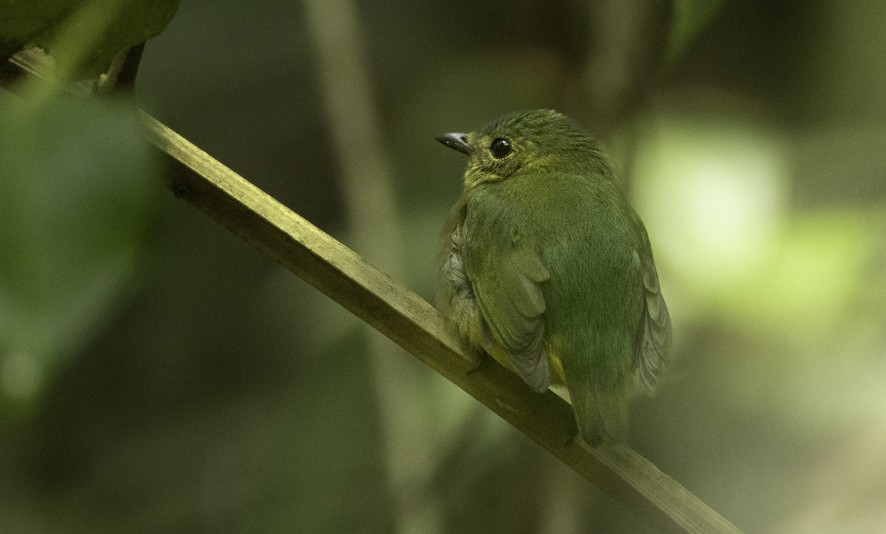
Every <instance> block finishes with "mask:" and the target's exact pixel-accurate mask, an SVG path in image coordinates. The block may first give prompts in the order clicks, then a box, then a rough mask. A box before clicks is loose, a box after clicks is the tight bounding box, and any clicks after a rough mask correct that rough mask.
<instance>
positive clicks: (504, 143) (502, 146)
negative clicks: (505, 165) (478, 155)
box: [489, 137, 511, 159]
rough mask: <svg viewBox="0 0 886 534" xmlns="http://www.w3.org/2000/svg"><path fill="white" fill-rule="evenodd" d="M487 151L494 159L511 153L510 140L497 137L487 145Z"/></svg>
mask: <svg viewBox="0 0 886 534" xmlns="http://www.w3.org/2000/svg"><path fill="white" fill-rule="evenodd" d="M489 153H490V154H492V157H493V158H495V159H501V158H503V157H505V156H507V155H508V154H510V153H511V142H510V141H508V140H507V139H502V138H501V137H499V138H498V139H496V140H495V141H493V142H492V144H491V145H489Z"/></svg>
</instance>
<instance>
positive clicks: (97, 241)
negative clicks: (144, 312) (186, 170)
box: [0, 94, 156, 399]
mask: <svg viewBox="0 0 886 534" xmlns="http://www.w3.org/2000/svg"><path fill="white" fill-rule="evenodd" d="M0 116H2V117H4V120H3V122H2V123H0V155H2V157H0V250H2V251H3V255H2V256H0V392H3V393H5V394H6V395H10V396H12V397H18V398H23V399H26V398H28V397H30V396H32V395H33V394H35V393H36V392H37V391H38V390H39V386H40V381H41V376H42V374H43V372H44V371H45V370H47V368H50V367H52V366H55V365H56V364H57V363H58V361H59V360H60V359H61V358H62V357H63V356H65V355H70V354H71V353H72V352H74V351H76V350H77V348H78V347H79V346H80V345H81V344H82V343H83V342H84V341H85V340H86V339H87V337H88V336H89V335H90V334H91V333H92V332H94V330H95V329H96V327H97V325H98V323H99V322H100V320H101V319H102V318H103V317H104V316H105V314H106V313H107V311H108V307H109V305H111V304H112V303H113V302H114V300H115V297H117V295H118V294H119V292H120V290H121V289H122V288H123V287H124V285H125V282H126V281H127V279H128V278H129V276H130V275H131V274H132V270H133V268H134V267H135V266H136V259H137V257H138V255H139V253H140V251H141V248H142V241H143V240H142V236H143V234H144V232H145V229H146V226H147V224H148V218H149V216H150V215H151V214H152V212H153V206H154V190H155V187H154V180H153V177H154V175H155V170H156V169H155V161H154V159H153V157H154V156H153V153H152V152H150V151H149V148H148V146H147V145H146V143H144V142H143V141H142V139H141V137H140V131H141V128H140V125H139V123H138V120H137V117H136V116H135V114H134V109H133V108H132V107H130V106H126V105H124V104H122V103H115V102H112V101H107V100H105V101H100V102H99V101H86V100H80V99H75V98H73V97H56V98H53V99H49V100H45V101H43V104H41V105H40V106H37V107H35V106H33V105H28V104H23V103H22V102H21V101H19V100H16V99H14V98H12V97H9V96H5V94H0Z"/></svg>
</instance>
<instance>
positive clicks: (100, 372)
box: [0, 0, 886, 533]
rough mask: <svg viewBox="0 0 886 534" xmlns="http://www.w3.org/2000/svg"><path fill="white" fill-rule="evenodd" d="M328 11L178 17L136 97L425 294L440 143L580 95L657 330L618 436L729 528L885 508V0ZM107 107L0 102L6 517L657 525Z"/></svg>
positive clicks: (572, 103) (202, 5)
mask: <svg viewBox="0 0 886 534" xmlns="http://www.w3.org/2000/svg"><path fill="white" fill-rule="evenodd" d="M315 4H316V3H312V2H305V3H289V2H271V1H264V2H258V3H244V2H233V1H227V0H224V1H216V2H211V3H210V2H200V1H191V2H184V3H182V5H181V6H180V7H179V9H178V12H177V13H176V15H175V17H174V18H173V19H172V21H171V23H170V25H169V26H168V27H167V29H166V30H165V31H164V32H163V33H162V34H160V35H159V36H158V37H157V38H155V39H153V40H151V41H150V42H149V43H148V46H147V48H146V50H145V55H144V59H143V62H142V66H141V69H140V74H139V78H138V82H137V88H138V101H139V103H140V105H141V106H142V107H144V108H145V109H146V110H148V111H149V112H151V113H152V114H154V115H155V116H157V117H158V118H159V119H160V120H162V121H164V122H165V123H167V124H169V125H170V126H171V127H172V128H174V129H176V130H177V131H179V132H180V133H182V134H183V135H184V136H186V137H187V138H189V139H190V140H191V141H193V142H195V143H196V144H197V145H199V146H201V147H202V148H204V149H205V150H207V151H208V152H209V153H210V154H213V155H214V156H215V157H217V158H218V159H220V160H221V161H222V162H224V163H225V164H227V165H229V166H230V167H232V168H233V169H235V170H236V171H237V172H239V173H240V174H242V175H244V176H246V177H247V178H249V179H250V180H252V181H253V182H255V183H256V184H257V185H258V186H259V187H261V188H263V189H264V190H266V191H267V192H269V193H270V194H272V195H273V196H275V197H277V198H279V199H281V200H282V201H283V202H284V203H285V204H287V205H288V206H290V207H291V208H293V209H294V210H295V211H297V212H299V213H300V214H302V215H304V216H305V217H307V218H308V219H309V220H311V221H313V222H314V223H315V224H317V225H318V226H320V227H321V228H323V229H325V230H327V231H328V232H330V233H332V234H333V235H335V236H336V237H338V238H339V239H341V240H343V241H344V242H345V243H347V244H348V245H349V246H351V247H352V248H355V249H356V250H357V251H358V252H360V253H361V254H363V255H364V256H365V257H367V259H368V261H370V262H371V263H373V264H376V265H379V266H381V267H382V268H383V269H384V270H386V271H387V272H389V273H391V274H394V275H395V276H397V277H398V278H400V279H402V280H403V281H404V283H406V284H407V285H408V286H409V287H411V288H412V289H414V290H415V291H417V292H418V293H420V294H422V295H423V296H425V297H426V298H429V299H430V298H432V297H433V294H434V283H435V274H434V255H435V251H436V247H437V240H438V235H439V231H440V228H441V227H442V224H443V221H444V219H445V217H446V214H447V211H448V207H449V206H450V205H451V203H452V202H453V201H454V200H455V198H456V197H457V195H458V192H459V190H460V187H461V185H460V180H459V177H460V173H461V166H462V164H463V161H462V160H461V159H460V158H459V157H458V156H457V155H455V154H452V153H450V152H449V151H447V150H445V149H444V148H442V147H440V146H439V145H437V144H436V143H435V142H434V141H433V136H435V135H438V134H439V133H442V132H447V131H455V130H466V129H471V128H475V127H478V126H480V125H482V124H483V123H485V122H486V121H487V120H488V119H490V118H492V117H494V116H496V115H498V114H501V113H503V112H507V111H511V110H514V109H521V108H530V107H553V108H557V109H559V110H561V111H563V112H565V113H567V114H570V115H572V116H574V117H575V118H576V119H577V120H578V121H580V122H581V123H582V124H583V125H584V126H585V127H586V128H587V129H588V130H589V131H591V132H593V133H595V134H596V135H598V136H599V137H600V138H601V139H602V140H603V142H604V143H605V145H606V146H607V148H608V150H609V152H610V154H611V155H612V157H613V160H614V161H615V163H616V164H617V166H618V167H619V169H620V174H621V176H622V179H623V181H624V186H625V188H626V190H628V191H629V192H630V195H631V197H632V200H633V202H634V204H635V206H636V207H637V209H638V211H639V212H640V213H641V215H642V216H643V217H644V220H645V221H646V224H647V227H648V229H649V232H650V235H651V239H652V242H653V247H654V250H655V254H656V258H657V263H658V265H659V273H660V275H661V279H662V285H663V287H664V290H665V292H666V295H667V298H668V303H669V305H670V307H671V310H672V315H673V320H674V324H675V339H676V347H675V354H674V362H673V364H672V365H671V367H670V369H669V370H668V373H667V376H666V379H665V381H664V383H663V384H662V386H661V387H660V390H659V391H658V393H657V394H656V395H655V396H654V397H651V398H650V397H639V398H638V399H637V400H636V401H635V402H633V405H632V421H631V440H630V443H631V445H632V446H633V447H635V448H636V449H637V450H638V451H639V452H641V453H642V454H644V455H645V456H647V457H648V458H649V459H650V460H652V461H653V462H654V463H656V465H658V466H659V467H660V468H661V469H662V470H663V471H665V472H666V473H668V474H669V475H671V476H673V477H674V478H675V479H677V480H678V481H680V482H681V483H683V484H684V485H685V486H686V487H687V488H688V489H690V490H691V491H693V492H694V493H696V494H697V495H698V496H699V497H701V498H702V499H703V500H704V501H705V502H707V503H708V504H710V505H711V506H712V507H714V508H715V509H716V510H718V511H719V512H721V513H722V514H723V515H724V516H725V517H727V518H728V519H730V520H731V521H733V522H734V523H735V524H736V525H737V526H739V527H740V528H743V529H745V530H747V531H752V532H829V531H841V532H852V531H856V532H867V531H873V530H876V529H877V528H879V527H880V526H881V525H883V524H884V523H886V516H884V514H886V512H884V511H883V510H884V508H883V507H882V502H883V500H884V498H886V457H884V453H883V451H884V450H886V415H884V413H886V410H884V409H883V408H884V406H886V393H884V392H886V388H884V387H883V384H884V378H883V377H884V376H886V359H884V347H886V330H884V328H883V324H884V319H886V298H884V297H886V274H884V273H886V248H884V239H883V235H886V234H884V230H886V211H884V197H886V180H884V178H886V100H884V99H883V98H882V91H881V88H882V87H884V86H886V63H884V62H883V61H881V58H880V57H879V56H880V55H881V54H880V52H879V51H881V50H886V42H884V41H886V31H884V27H883V22H882V21H884V20H886V12H884V11H886V6H880V5H879V4H877V3H866V4H864V5H862V4H852V5H849V4H846V3H839V2H835V1H833V0H817V1H813V2H802V3H800V2H781V3H776V4H773V3H770V2H758V1H755V2H740V3H739V2H725V3H723V4H722V5H721V6H720V7H719V9H710V8H709V7H707V6H703V5H701V4H704V3H701V2H689V1H676V2H674V4H673V6H674V7H673V9H671V8H670V6H669V5H668V3H661V4H659V6H661V7H655V8H652V7H650V6H649V5H647V3H644V2H615V1H602V2H588V3H582V2H573V1H566V0H563V1H557V2H547V3H544V4H539V3H535V2H524V1H518V2H510V3H507V4H497V3H480V2H468V1H461V0H459V1H455V2H445V3H443V2H436V3H427V4H426V5H422V6H420V7H419V6H417V5H416V4H414V3H407V2H397V1H395V2H384V3H381V2H372V3H369V2H360V3H357V4H356V6H350V5H349V4H348V3H344V2H331V1H330V2H325V3H324V2H320V4H322V5H323V6H326V9H330V10H333V9H337V10H338V11H333V12H332V13H333V15H331V16H328V17H326V18H324V17H323V16H322V14H318V11H317V9H316V7H317V6H316V5H315ZM349 6H350V7H349ZM351 7H353V9H351ZM324 43H325V44H324ZM342 87H344V89H342ZM337 91H341V92H340V93H339V92H337ZM333 95H334V96H335V98H332V96H333ZM57 99H59V100H57ZM127 109H128V108H125V107H119V108H114V107H113V105H111V106H110V109H109V107H108V106H99V105H98V104H95V105H93V104H91V103H82V102H80V103H74V104H71V103H69V102H68V103H66V102H65V99H61V98H60V97H55V96H53V97H46V98H45V99H44V100H41V101H39V103H38V104H34V105H31V107H30V108H29V107H28V105H26V104H23V103H22V102H21V101H20V100H18V98H17V97H15V96H12V95H11V94H10V93H6V92H0V173H2V174H0V189H2V191H0V244H2V249H0V254H2V256H0V401H2V402H0V530H2V531H3V532H68V531H72V532H76V531H85V530H88V531H91V532H120V531H126V532H155V531H159V530H166V531H211V532H277V531H292V530H297V531H306V532H324V531H325V532H343V531H344V532H348V531H359V532H373V531H392V530H399V531H419V532H449V531H459V532H489V531H502V532H558V533H559V532H571V531H574V532H578V531H586V530H588V529H589V528H590V527H591V526H596V527H597V528H598V529H599V530H600V531H613V530H615V531H634V532H637V531H639V532H642V531H645V530H648V529H649V528H650V527H649V526H648V525H646V524H645V523H643V522H642V521H641V520H640V519H638V518H635V517H634V514H633V513H632V511H631V510H629V509H625V508H624V507H622V506H621V505H619V504H618V503H614V502H613V501H611V500H610V499H608V498H606V497H604V496H602V495H601V494H599V493H598V492H597V491H596V489H595V488H593V487H592V486H590V485H589V484H587V483H586V482H584V481H582V480H581V479H579V478H578V477H577V476H576V475H574V474H573V473H571V472H570V471H568V470H566V469H565V468H564V467H563V466H561V465H559V464H558V463H557V462H556V461H555V460H554V459H552V458H549V457H548V456H547V455H546V454H544V453H543V451H541V450H540V449H539V448H538V447H537V446H536V445H534V444H533V443H531V442H529V441H528V440H527V439H526V438H524V437H523V436H522V435H521V434H519V433H517V432H516V431H514V430H513V429H511V428H510V427H508V426H507V425H506V424H504V423H502V422H501V421H499V420H498V419H496V418H495V417H494V416H492V415H490V414H488V413H487V412H486V411H485V410H484V409H482V408H481V407H479V406H478V405H477V404H476V403H474V402H473V401H472V400H471V399H469V398H467V397H466V396H465V395H464V394H463V393H462V392H461V391H459V390H457V389H456V388H455V387H454V386H451V385H449V384H448V383H446V382H445V381H443V380H442V379H441V378H439V377H437V376H436V375H434V374H433V373H432V372H431V371H430V370H428V369H426V368H424V367H423V366H422V365H421V364H420V363H419V362H417V361H414V360H413V359H412V358H410V357H408V356H406V355H403V354H402V353H401V351H400V350H399V349H398V348H396V347H395V346H393V345H392V344H390V343H387V342H386V341H384V340H379V339H378V338H377V337H376V336H373V335H372V334H371V333H369V332H367V330H366V328H365V327H364V326H363V325H362V324H360V323H359V321H357V320H356V319H354V318H353V317H351V316H350V315H349V314H348V313H347V312H345V311H344V310H342V309H341V308H339V307H338V306H337V305H335V304H333V303H331V302H329V301H328V300H326V299H325V298H324V297H322V296H321V295H319V294H318V293H316V292H315V291H314V290H313V289H311V288H310V287H308V286H307V285H306V284H304V283H303V282H301V281H300V280H298V279H296V278H294V277H293V276H291V275H290V274H289V273H287V272H284V271H283V270H282V269H281V268H279V267H278V266H277V265H276V264H274V263H272V262H271V261H270V260H268V259H266V258H264V257H263V256H262V255H261V254H259V253H258V252H256V251H255V250H253V249H252V248H251V247H250V246H249V245H247V244H245V243H243V242H242V241H240V240H239V239H237V238H236V237H234V236H233V235H232V234H230V233H229V232H228V231H227V230H225V229H224V228H221V227H219V226H218V225H216V224H215V223H213V222H212V221H210V220H209V219H208V218H206V217H205V216H203V215H202V214H200V213H198V212H197V211H195V210H194V209H192V208H191V207H190V206H189V205H187V204H185V203H182V202H178V201H176V200H175V198H174V197H173V196H172V195H171V194H167V193H165V192H164V191H163V190H162V188H161V185H160V184H161V183H162V180H161V178H160V177H159V173H158V169H157V168H156V167H154V166H153V165H154V163H153V162H152V159H151V157H150V154H141V152H140V149H139V148H138V147H139V145H138V143H136V142H134V140H133V139H134V138H133V137H132V135H131V134H132V132H133V131H134V128H135V126H134V124H132V123H127V121H128V120H129V119H128V118H127V117H128V111H127ZM343 109H346V110H350V111H348V112H347V113H342V112H341V110H343ZM97 147H98V149H97ZM121 158H124V159H123V160H122V161H123V162H124V163H121ZM126 158H130V159H126ZM127 165H128V168H129V169H131V170H130V172H125V171H123V170H121V166H124V167H126V166H127ZM355 169H357V170H356V171H355ZM361 170H364V171H365V172H360V171H361ZM370 171H371V172H370ZM11 192H12V193H16V194H17V195H18V196H15V197H13V196H10V194H11ZM17 199H22V200H17Z"/></svg>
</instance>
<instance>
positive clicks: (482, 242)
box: [437, 110, 671, 444]
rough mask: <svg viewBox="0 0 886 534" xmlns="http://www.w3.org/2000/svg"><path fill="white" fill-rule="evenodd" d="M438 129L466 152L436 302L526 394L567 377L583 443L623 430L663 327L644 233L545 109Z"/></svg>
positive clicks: (655, 362) (591, 144)
mask: <svg viewBox="0 0 886 534" xmlns="http://www.w3.org/2000/svg"><path fill="white" fill-rule="evenodd" d="M437 139H438V140H439V141H440V142H441V143H443V144H445V145H446V146H448V147H450V148H453V149H455V150H458V151H459V152H462V153H464V154H465V155H467V156H468V158H469V159H468V165H467V170H466V171H465V175H464V192H463V193H462V195H461V197H460V198H459V200H458V202H457V203H456V204H455V207H454V208H453V211H452V215H451V217H450V221H449V225H448V226H447V229H446V233H445V239H444V246H443V250H442V251H441V255H440V273H441V281H440V296H439V305H440V308H441V310H442V312H443V313H444V315H445V316H446V317H447V318H448V319H449V321H450V323H451V324H452V325H453V327H454V328H455V329H456V331H457V332H458V333H459V334H460V335H462V336H463V337H464V338H466V339H467V341H468V343H469V344H470V345H471V346H473V347H475V348H482V349H484V350H486V351H487V352H488V353H489V354H491V355H492V356H493V357H495V358H496V359H497V360H498V361H500V362H501V363H502V364H503V365H505V366H507V367H509V368H510V369H512V370H513V371H514V372H516V373H517V374H519V375H520V376H521V377H522V378H523V380H525V381H526V383H527V384H529V385H530V386H531V387H532V388H533V389H535V390H536V391H539V392H543V391H545V390H546V389H547V388H548V386H549V385H550V384H562V383H565V385H566V387H567V389H568V390H569V394H570V397H571V399H572V404H573V408H574V409H575V414H576V422H577V423H578V429H579V433H580V435H581V436H582V438H583V439H584V440H585V441H586V442H588V443H590V444H597V443H599V442H600V441H601V440H603V441H618V440H621V439H623V437H624V419H625V414H624V411H625V390H626V387H627V386H628V384H629V382H630V381H631V380H632V379H633V377H634V375H635V373H636V372H639V375H640V377H641V379H642V380H643V382H644V384H645V385H646V386H647V387H648V388H649V389H652V388H653V387H654V385H655V382H656V380H657V379H658V377H659V374H660V372H661V370H662V367H663V365H664V363H665V362H666V361H667V357H668V350H669V345H670V339H671V325H670V318H669V316H668V311H667V307H666V306H665V302H664V299H663V298H662V295H661V291H660V289H659V285H658V275H657V274H656V271H655V264H654V263H653V259H652V251H651V249H650V246H649V240H648V238H647V236H646V230H645V229H644V227H643V223H642V222H641V221H640V219H639V218H638V217H637V215H636V213H634V211H633V209H631V207H630V206H629V205H628V203H627V201H626V200H625V198H624V197H623V196H622V194H621V193H620V192H619V190H618V188H617V186H616V183H615V181H614V178H613V175H612V170H611V169H610V167H609V165H608V164H607V163H606V160H605V159H604V157H603V155H602V154H601V152H600V150H599V149H598V147H597V144H596V142H595V141H594V140H593V139H591V138H590V137H588V136H587V135H585V134H584V133H582V132H581V131H580V130H578V129H577V128H576V127H575V126H574V125H573V124H572V123H571V122H570V121H569V120H568V119H567V118H566V117H564V116H563V115H561V114H559V113H557V112H554V111H550V110H535V111H528V112H522V113H514V114H510V115H506V116H504V117H502V118H500V119H497V120H495V121H493V122H491V123H490V124H488V125H487V126H485V127H484V128H483V129H482V130H480V131H478V132H472V133H467V134H461V133H457V134H455V133H454V134H446V135H444V136H441V137H439V138H437Z"/></svg>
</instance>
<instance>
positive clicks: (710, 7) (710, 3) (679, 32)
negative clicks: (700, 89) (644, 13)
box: [664, 0, 724, 65]
mask: <svg viewBox="0 0 886 534" xmlns="http://www.w3.org/2000/svg"><path fill="white" fill-rule="evenodd" d="M723 4H724V0H676V1H675V2H674V17H673V19H672V20H673V26H672V27H671V32H670V35H669V36H668V48H667V55H666V57H665V62H664V64H665V65H673V64H674V62H676V61H678V60H679V59H680V58H681V57H682V56H683V54H684V53H685V52H686V50H687V49H688V48H689V47H690V46H691V45H692V43H693V42H695V39H696V38H697V37H698V34H699V33H701V31H702V30H704V29H705V27H707V26H708V24H710V22H711V21H712V20H713V19H714V16H716V14H717V13H718V12H719V11H720V8H721V7H723Z"/></svg>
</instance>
